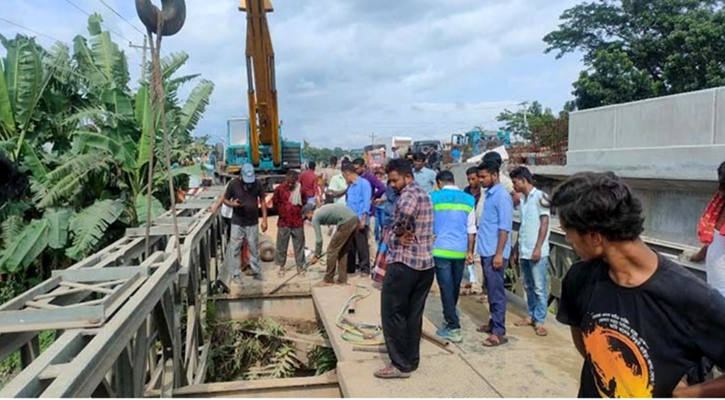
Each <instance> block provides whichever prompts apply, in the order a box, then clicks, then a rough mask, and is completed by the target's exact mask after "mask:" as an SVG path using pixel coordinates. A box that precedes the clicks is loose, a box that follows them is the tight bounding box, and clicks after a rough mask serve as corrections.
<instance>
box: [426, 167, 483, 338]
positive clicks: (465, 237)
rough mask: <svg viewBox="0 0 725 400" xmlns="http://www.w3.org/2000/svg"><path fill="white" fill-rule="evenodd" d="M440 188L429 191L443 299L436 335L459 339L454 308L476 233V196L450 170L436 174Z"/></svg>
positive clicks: (458, 324)
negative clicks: (465, 191) (442, 319)
mask: <svg viewBox="0 0 725 400" xmlns="http://www.w3.org/2000/svg"><path fill="white" fill-rule="evenodd" d="M436 182H437V184H438V187H440V188H441V190H438V191H436V192H433V193H431V195H430V197H431V200H432V201H433V235H434V236H435V241H434V242H433V261H434V263H435V271H436V280H437V281H438V287H440V291H441V301H442V302H443V317H444V319H445V324H444V326H442V327H441V329H439V330H438V331H436V335H437V336H438V337H440V338H442V339H444V340H450V341H451V342H455V343H459V342H461V341H462V340H463V338H462V337H461V325H460V321H459V320H458V315H457V312H456V304H458V295H459V293H460V290H461V281H462V280H463V268H464V267H465V262H466V256H467V253H466V250H467V249H468V248H469V247H473V243H474V241H475V237H476V214H475V211H474V209H475V203H476V199H474V198H473V196H471V195H470V194H467V193H464V192H463V191H462V190H461V189H459V188H458V186H456V183H455V179H454V177H453V173H452V172H451V171H441V172H439V173H438V175H437V176H436Z"/></svg>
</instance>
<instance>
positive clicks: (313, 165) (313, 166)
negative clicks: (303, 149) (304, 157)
mask: <svg viewBox="0 0 725 400" xmlns="http://www.w3.org/2000/svg"><path fill="white" fill-rule="evenodd" d="M315 168H317V164H315V162H314V161H310V162H309V163H307V169H311V170H313V171H314V170H315Z"/></svg>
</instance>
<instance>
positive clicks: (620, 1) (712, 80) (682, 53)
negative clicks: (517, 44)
mask: <svg viewBox="0 0 725 400" xmlns="http://www.w3.org/2000/svg"><path fill="white" fill-rule="evenodd" d="M561 20H562V24H561V25H559V29H557V30H556V31H554V32H551V33H549V34H548V35H546V37H544V41H545V42H546V43H547V44H548V46H549V47H548V48H547V50H546V51H547V52H552V51H555V52H556V56H557V58H560V57H562V56H563V55H565V54H567V53H573V52H582V53H583V61H584V65H585V66H586V69H585V70H584V71H582V72H581V73H580V74H579V79H578V80H577V81H576V82H574V93H573V94H574V96H575V98H576V100H575V101H576V107H577V108H578V109H580V110H582V109H587V108H592V107H599V106H605V105H608V104H617V103H623V102H628V101H635V100H642V99H647V98H651V97H657V96H664V95H669V94H676V93H682V92H688V91H693V90H700V89H706V88H711V87H715V86H722V85H725V2H723V1H722V0H658V1H633V0H596V1H592V2H586V3H582V4H580V5H577V6H574V7H572V8H570V9H568V10H566V11H564V13H563V14H562V15H561Z"/></svg>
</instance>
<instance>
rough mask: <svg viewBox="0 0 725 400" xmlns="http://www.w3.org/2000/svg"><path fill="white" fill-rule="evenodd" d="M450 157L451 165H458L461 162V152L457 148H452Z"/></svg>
mask: <svg viewBox="0 0 725 400" xmlns="http://www.w3.org/2000/svg"><path fill="white" fill-rule="evenodd" d="M451 157H452V158H453V163H455V164H459V163H460V162H461V151H460V150H458V147H454V148H453V150H451Z"/></svg>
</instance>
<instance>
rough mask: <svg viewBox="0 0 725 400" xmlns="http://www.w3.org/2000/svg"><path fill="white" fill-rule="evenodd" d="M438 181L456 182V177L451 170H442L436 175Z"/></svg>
mask: <svg viewBox="0 0 725 400" xmlns="http://www.w3.org/2000/svg"><path fill="white" fill-rule="evenodd" d="M436 181H438V182H441V183H451V184H455V183H456V178H455V177H454V176H453V172H451V171H441V172H439V173H438V174H437V175H436Z"/></svg>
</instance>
